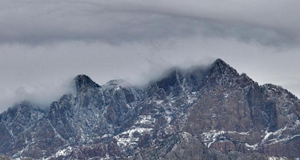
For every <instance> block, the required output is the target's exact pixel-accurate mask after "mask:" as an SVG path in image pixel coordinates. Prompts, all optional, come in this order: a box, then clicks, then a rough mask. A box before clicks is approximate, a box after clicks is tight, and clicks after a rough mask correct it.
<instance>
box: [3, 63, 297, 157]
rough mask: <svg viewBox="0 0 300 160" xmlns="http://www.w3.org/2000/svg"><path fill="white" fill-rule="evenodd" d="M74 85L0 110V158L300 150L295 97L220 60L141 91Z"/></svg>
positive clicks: (117, 84) (120, 85)
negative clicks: (37, 102)
mask: <svg viewBox="0 0 300 160" xmlns="http://www.w3.org/2000/svg"><path fill="white" fill-rule="evenodd" d="M74 84H75V87H76V91H77V92H76V94H69V95H64V96H63V97H62V98H61V99H60V100H59V101H58V102H53V103H52V104H51V106H50V109H49V110H42V109H39V108H38V107H37V106H33V105H31V104H30V103H22V104H20V105H19V106H16V107H14V108H12V109H8V110H7V111H6V112H4V113H2V114H1V115H0V122H1V123H0V129H1V131H2V132H1V133H0V144H2V145H1V146H0V153H2V154H7V155H9V156H12V157H14V158H19V157H32V158H36V159H40V158H48V159H58V158H62V159H88V158H102V159H180V158H184V157H189V159H211V158H212V157H217V158H220V159H221V158H223V159H224V158H227V159H237V158H238V157H240V158H244V159H247V158H248V159H253V158H255V157H256V158H258V159H267V157H268V156H278V157H281V156H285V157H290V158H295V157H298V156H299V155H298V153H300V151H299V147H297V146H299V145H300V140H299V139H300V122H299V119H300V118H299V117H300V116H299V115H300V105H299V104H300V102H299V100H298V99H297V98H296V97H295V96H293V95H292V94H291V93H289V92H288V91H287V90H285V89H283V88H281V87H278V86H275V85H263V86H259V85H258V84H257V83H256V82H254V81H253V80H252V79H251V78H249V77H248V76H247V75H246V74H241V75H240V74H239V73H238V72H237V71H236V70H235V69H234V68H232V67H231V66H229V65H228V64H227V63H225V62H224V61H222V60H221V59H217V60H216V61H215V62H214V63H213V64H212V65H211V66H209V67H206V68H203V67H198V68H197V67H196V68H193V69H191V70H187V71H185V70H181V69H173V70H172V71H171V72H169V74H168V75H167V76H166V77H164V78H162V79H161V80H158V81H156V82H153V83H152V84H151V85H150V86H149V87H146V88H145V89H141V88H136V87H133V86H131V85H130V84H128V83H126V82H124V81H120V80H114V81H110V82H108V83H107V84H105V85H103V86H100V85H98V84H96V83H95V82H93V81H92V80H91V79H90V78H89V77H88V76H86V75H78V76H77V77H75V79H74ZM191 142H193V143H191ZM187 144H191V145H190V146H188V145H187ZM154 148H155V149H154ZM182 150H184V151H185V152H186V153H188V154H184V153H182Z"/></svg>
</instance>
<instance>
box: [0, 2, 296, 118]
mask: <svg viewBox="0 0 300 160" xmlns="http://www.w3.org/2000/svg"><path fill="white" fill-rule="evenodd" d="M299 15H300V1H299V0H288V1H287V0H275V1H274V0H264V1H261V0H251V1H241V0H222V1H221V0H209V1H207V0H186V1H179V0H163V1H162V0H160V1H158V0H109V1H108V0H89V1H86V0H48V1H43V0H22V1H20V0H1V1H0V56H1V57H0V74H1V78H0V84H1V85H0V112H2V111H4V110H5V109H7V108H8V107H10V106H11V105H13V104H14V103H16V102H19V101H21V100H23V99H28V100H31V101H33V102H34V103H37V104H39V105H44V106H47V105H49V104H50V103H51V102H52V101H54V100H57V99H58V98H59V97H60V96H61V95H62V94H64V93H68V92H71V90H70V84H71V81H72V79H73V78H74V77H75V76H76V75H78V74H86V75H88V76H90V77H91V78H92V79H93V80H94V81H96V82H97V83H98V84H100V85H102V84H104V83H106V82H107V81H108V80H111V79H125V80H127V81H129V82H130V83H132V84H145V83H147V82H148V81H149V80H151V79H153V78H155V77H156V76H157V75H159V74H161V73H162V72H163V71H164V70H165V69H167V68H169V67H172V66H181V67H189V66H192V65H205V64H209V63H212V62H213V61H214V59H216V58H221V59H223V60H224V61H226V62H227V63H229V64H230V65H231V66H232V67H234V68H235V69H237V71H238V72H240V73H243V72H244V73H246V74H247V75H249V76H250V77H251V78H252V79H254V80H255V81H257V82H258V83H259V84H264V83H273V84H276V85H281V86H283V87H284V88H287V89H288V90H289V91H291V92H292V93H294V94H296V95H297V96H298V97H300V74H299V60H300V20H299Z"/></svg>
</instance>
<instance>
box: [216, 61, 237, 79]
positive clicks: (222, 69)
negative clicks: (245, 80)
mask: <svg viewBox="0 0 300 160" xmlns="http://www.w3.org/2000/svg"><path fill="white" fill-rule="evenodd" d="M211 71H212V72H214V73H216V74H232V75H235V76H238V75H239V74H238V72H237V71H236V70H235V69H234V68H232V67H231V66H230V65H229V64H227V63H226V62H225V61H223V60H222V59H220V58H218V59H217V60H216V61H215V62H214V63H213V64H212V67H211Z"/></svg>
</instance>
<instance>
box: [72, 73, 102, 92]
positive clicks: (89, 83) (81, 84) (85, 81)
mask: <svg viewBox="0 0 300 160" xmlns="http://www.w3.org/2000/svg"><path fill="white" fill-rule="evenodd" d="M74 80H75V85H76V90H77V91H82V90H83V89H85V88H89V87H91V88H98V87H100V86H99V85H98V84H97V83H95V82H94V81H93V80H92V79H91V78H90V77H89V76H87V75H84V74H81V75H78V76H76V77H75V78H74Z"/></svg>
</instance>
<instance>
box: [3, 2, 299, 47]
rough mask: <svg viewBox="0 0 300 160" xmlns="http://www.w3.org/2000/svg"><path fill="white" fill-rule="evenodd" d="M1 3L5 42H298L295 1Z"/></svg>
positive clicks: (281, 44)
mask: <svg viewBox="0 0 300 160" xmlns="http://www.w3.org/2000/svg"><path fill="white" fill-rule="evenodd" d="M0 4H1V6H2V7H1V11H0V15H1V16H0V20H1V22H2V23H1V24H0V28H1V31H0V43H2V44H5V43H20V44H30V45H40V44H44V43H60V42H64V41H85V42H95V41H99V42H102V43H108V44H113V45H120V44H124V43H141V42H143V43H159V42H161V41H166V40H170V39H172V38H176V39H177V38H185V37H194V36H204V37H205V36H206V37H221V38H235V39H237V40H239V41H243V42H246V43H249V42H251V43H252V42H253V43H259V44H262V45H267V46H273V47H275V46H276V47H278V46H280V47H286V46H297V45H298V44H299V42H300V41H299V37H300V35H299V33H300V29H299V28H300V22H298V17H297V15H298V13H299V6H300V3H299V2H297V1H285V2H282V1H278V2H273V1H271V0H267V1H263V2H261V1H256V0H255V1H251V2H243V3H241V2H240V1H235V0H230V1H217V0H213V1H209V2H207V1H194V0H189V1H187V2H186V3H185V4H182V3H181V2H180V1H177V0H175V1H169V0H167V1H163V2H158V1H139V0H127V1H119V0H115V1H93V0H92V1H88V2H87V1H83V0H77V1H68V0H64V1H56V0H54V1H43V2H42V3H41V2H40V1H38V0H31V1H22V2H19V1H9V0H4V1H1V2H0ZM286 7H288V9H289V11H286Z"/></svg>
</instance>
